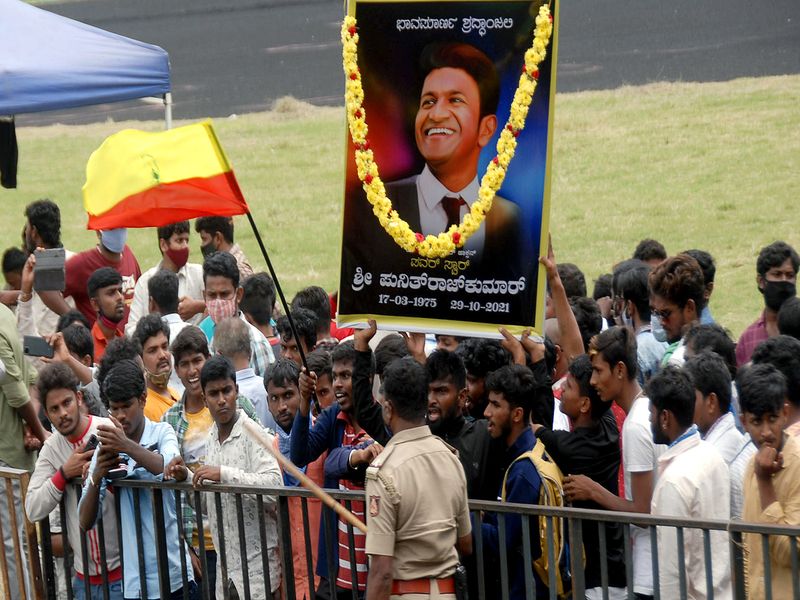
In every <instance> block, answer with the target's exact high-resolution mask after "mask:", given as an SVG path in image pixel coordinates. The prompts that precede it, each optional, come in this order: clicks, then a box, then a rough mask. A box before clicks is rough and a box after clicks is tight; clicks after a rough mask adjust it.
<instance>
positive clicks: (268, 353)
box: [199, 311, 275, 377]
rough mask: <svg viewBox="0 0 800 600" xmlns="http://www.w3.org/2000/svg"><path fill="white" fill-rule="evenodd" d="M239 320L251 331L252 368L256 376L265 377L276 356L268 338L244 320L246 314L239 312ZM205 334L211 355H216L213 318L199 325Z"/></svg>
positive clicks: (208, 318)
mask: <svg viewBox="0 0 800 600" xmlns="http://www.w3.org/2000/svg"><path fill="white" fill-rule="evenodd" d="M239 318H240V319H241V320H242V321H244V322H245V323H246V324H247V329H248V331H250V366H251V367H252V368H253V371H255V373H256V375H258V376H259V377H263V376H264V375H265V374H266V372H267V367H269V365H270V364H272V363H274V362H275V355H274V354H273V352H272V346H271V345H270V343H269V340H268V339H267V338H266V336H265V335H264V334H263V333H261V332H260V331H259V330H258V329H256V328H255V327H253V325H251V324H250V322H249V321H248V320H247V319H245V318H244V313H242V311H239ZM199 327H200V329H202V330H203V333H205V334H206V338H208V349H209V350H210V351H211V354H214V331H215V330H216V328H217V325H216V323H214V321H213V319H212V318H211V317H206V318H205V319H203V320H202V321H201V323H200V325H199Z"/></svg>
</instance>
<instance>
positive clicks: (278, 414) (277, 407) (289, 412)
mask: <svg viewBox="0 0 800 600" xmlns="http://www.w3.org/2000/svg"><path fill="white" fill-rule="evenodd" d="M267 400H268V402H269V412H271V413H272V416H273V417H274V418H275V422H276V423H277V424H278V425H280V426H281V428H282V429H283V430H284V431H286V432H287V433H288V432H289V431H290V430H291V428H292V423H293V422H294V417H295V415H296V414H297V409H298V408H299V407H300V390H299V389H298V387H297V384H296V383H294V382H292V381H284V382H282V384H281V385H277V384H275V382H273V381H270V382H269V383H268V384H267Z"/></svg>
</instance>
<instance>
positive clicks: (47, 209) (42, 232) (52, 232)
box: [25, 198, 61, 248]
mask: <svg viewBox="0 0 800 600" xmlns="http://www.w3.org/2000/svg"><path fill="white" fill-rule="evenodd" d="M25 217H26V218H27V219H28V223H30V224H31V227H36V231H37V232H38V233H39V237H40V238H42V242H43V243H44V244H45V245H46V246H48V247H50V248H58V247H59V246H61V210H60V209H59V208H58V204H56V203H55V202H53V201H52V200H49V199H48V198H43V199H42V200H36V201H35V202H31V203H30V204H28V206H26V207H25Z"/></svg>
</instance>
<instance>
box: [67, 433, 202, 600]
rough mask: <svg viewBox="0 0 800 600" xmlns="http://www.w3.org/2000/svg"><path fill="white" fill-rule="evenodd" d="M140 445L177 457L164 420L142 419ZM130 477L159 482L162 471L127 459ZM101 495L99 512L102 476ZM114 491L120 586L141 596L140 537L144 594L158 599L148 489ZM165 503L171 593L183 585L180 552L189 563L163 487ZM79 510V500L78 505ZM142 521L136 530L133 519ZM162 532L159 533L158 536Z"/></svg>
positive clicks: (167, 457) (131, 594) (191, 577)
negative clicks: (119, 525)
mask: <svg viewBox="0 0 800 600" xmlns="http://www.w3.org/2000/svg"><path fill="white" fill-rule="evenodd" d="M139 444H140V445H141V446H144V447H146V448H149V447H151V446H155V451H156V452H158V454H160V455H161V456H162V458H163V459H164V464H167V463H169V461H171V460H172V459H173V458H175V457H176V456H178V454H179V453H180V450H179V448H178V440H177V439H176V437H175V432H174V431H173V429H172V428H171V427H170V426H169V425H167V424H166V423H154V422H153V421H151V420H149V419H147V418H145V420H144V431H142V437H141V439H140V440H139ZM99 451H100V449H99V448H98V449H97V450H96V451H95V453H94V456H92V462H91V463H90V465H89V477H87V478H86V481H85V482H84V484H83V494H82V499H83V498H86V492H87V490H88V488H89V486H90V485H91V483H90V479H95V477H94V472H95V466H96V465H97V455H98V452H99ZM127 477H128V478H129V479H145V480H155V481H161V480H162V479H163V477H164V475H163V473H159V474H158V475H153V474H152V473H151V472H150V471H148V470H147V469H145V468H144V467H141V466H139V465H137V464H136V463H135V462H134V461H133V460H130V461H129V462H128V475H127ZM99 484H100V490H99V492H100V494H99V497H98V509H97V510H98V513H99V512H100V511H102V510H103V503H104V502H105V500H106V492H107V491H108V480H107V479H106V478H105V477H104V478H102V480H101V481H100V482H99ZM114 491H115V492H116V494H118V495H119V499H120V522H121V523H122V565H123V579H124V584H123V589H124V590H125V596H127V597H128V598H138V597H139V596H140V595H141V585H140V580H139V554H138V547H137V542H136V540H137V539H138V538H139V536H141V540H142V552H143V553H144V562H145V573H146V574H147V597H148V598H160V597H161V595H160V593H159V586H158V558H157V556H156V539H158V538H157V537H156V533H155V531H154V530H153V504H152V502H151V500H150V494H149V492H148V491H147V490H137V489H133V488H126V487H124V486H115V487H114ZM134 494H139V500H140V502H139V512H138V517H137V515H136V511H135V509H134ZM162 494H163V496H162V497H163V500H162V501H163V505H164V526H165V527H166V531H165V532H164V533H163V536H164V539H165V540H166V544H167V563H168V567H169V581H170V590H169V591H170V592H174V591H176V590H178V589H180V588H181V587H182V585H183V579H182V577H181V552H183V553H184V555H185V560H186V563H185V564H187V565H191V564H192V562H191V558H190V557H189V551H188V548H187V546H186V544H184V543H183V540H182V539H181V537H180V535H178V518H177V516H176V514H175V493H174V492H173V491H172V490H167V489H165V490H162ZM78 511H79V512H80V503H79V504H78ZM137 519H139V520H140V522H141V529H140V530H137V527H136V521H137ZM160 535H162V534H161V533H160V532H159V536H160ZM186 576H187V578H188V579H189V581H193V580H194V574H193V573H192V570H191V569H188V572H187V573H186Z"/></svg>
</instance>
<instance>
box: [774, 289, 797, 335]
mask: <svg viewBox="0 0 800 600" xmlns="http://www.w3.org/2000/svg"><path fill="white" fill-rule="evenodd" d="M778 331H780V332H781V333H782V334H783V335H790V336H792V337H793V338H795V339H798V340H800V298H798V297H797V296H794V297H792V298H789V299H788V300H786V301H785V302H784V303H783V304H781V309H780V310H779V311H778Z"/></svg>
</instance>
